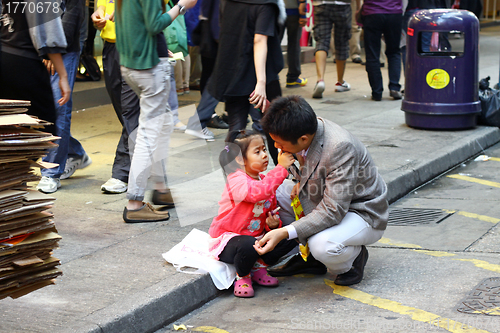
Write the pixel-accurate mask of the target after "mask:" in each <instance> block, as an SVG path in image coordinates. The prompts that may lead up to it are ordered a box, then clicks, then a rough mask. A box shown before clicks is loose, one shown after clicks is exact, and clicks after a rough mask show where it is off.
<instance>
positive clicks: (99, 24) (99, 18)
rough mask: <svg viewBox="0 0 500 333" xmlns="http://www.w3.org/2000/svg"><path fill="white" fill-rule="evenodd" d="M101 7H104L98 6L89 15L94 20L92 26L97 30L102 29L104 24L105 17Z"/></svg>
mask: <svg viewBox="0 0 500 333" xmlns="http://www.w3.org/2000/svg"><path fill="white" fill-rule="evenodd" d="M103 8H106V7H104V6H100V7H99V8H98V9H97V10H96V11H95V12H94V13H93V14H92V16H91V18H92V22H94V26H95V27H96V28H97V29H99V30H102V29H103V28H104V26H106V18H105V17H104V10H103ZM113 14H114V13H113Z"/></svg>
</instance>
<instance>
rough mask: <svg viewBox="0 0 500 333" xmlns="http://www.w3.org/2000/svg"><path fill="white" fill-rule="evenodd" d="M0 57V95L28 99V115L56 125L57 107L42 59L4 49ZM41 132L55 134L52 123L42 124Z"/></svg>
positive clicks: (0, 96)
mask: <svg viewBox="0 0 500 333" xmlns="http://www.w3.org/2000/svg"><path fill="white" fill-rule="evenodd" d="M0 57H1V60H0V64H1V65H2V68H1V69H0V72H1V73H2V75H1V76H0V98H4V99H17V100H27V101H30V102H31V106H29V107H28V114H29V115H32V116H35V117H38V118H40V119H42V120H46V121H49V122H51V123H53V124H55V122H56V106H55V104H54V96H53V94H52V87H51V85H50V75H49V72H48V71H47V67H45V66H44V65H43V62H42V61H41V60H39V59H31V58H27V57H22V56H18V55H14V54H11V53H7V52H1V53H0ZM44 131H45V132H50V133H52V134H54V135H55V133H56V131H55V126H54V125H50V126H45V129H44Z"/></svg>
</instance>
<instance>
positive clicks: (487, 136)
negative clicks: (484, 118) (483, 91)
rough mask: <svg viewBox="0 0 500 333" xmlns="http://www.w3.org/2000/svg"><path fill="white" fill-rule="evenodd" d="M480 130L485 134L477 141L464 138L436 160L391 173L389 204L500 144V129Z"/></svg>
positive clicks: (438, 155) (488, 128) (388, 185)
mask: <svg viewBox="0 0 500 333" xmlns="http://www.w3.org/2000/svg"><path fill="white" fill-rule="evenodd" d="M480 130H481V131H483V133H482V136H481V137H479V138H477V139H474V140H472V141H471V140H469V139H467V138H463V139H462V140H460V141H458V142H456V143H455V144H454V145H453V146H452V147H448V149H446V150H447V151H445V153H444V154H441V155H440V154H436V155H437V156H436V157H435V158H434V159H432V160H429V161H426V162H425V163H422V164H419V165H417V166H416V167H415V168H414V169H412V170H405V171H404V172H402V173H401V174H400V175H396V176H395V177H391V176H392V175H391V173H390V174H389V177H385V178H392V179H391V180H387V179H386V182H387V187H388V197H387V200H388V201H389V203H393V202H394V201H396V200H398V199H400V198H402V197H403V196H405V195H406V194H408V193H409V192H410V191H412V190H413V189H415V188H417V187H419V186H421V185H423V184H425V183H426V182H428V181H429V180H431V179H433V178H435V177H437V176H439V175H440V174H442V173H443V172H445V171H447V170H449V169H451V168H453V167H455V166H456V165H458V164H460V163H462V162H464V161H466V160H467V159H469V158H471V157H473V156H475V155H477V154H479V153H481V152H482V151H483V150H484V149H486V148H488V147H490V146H492V145H494V144H496V143H497V142H500V129H499V128H497V127H483V128H481V129H480ZM393 173H394V172H393Z"/></svg>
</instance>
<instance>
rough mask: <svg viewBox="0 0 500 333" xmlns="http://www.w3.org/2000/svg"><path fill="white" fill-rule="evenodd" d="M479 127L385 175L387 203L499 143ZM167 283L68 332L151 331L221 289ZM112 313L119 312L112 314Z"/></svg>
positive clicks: (498, 135)
mask: <svg viewBox="0 0 500 333" xmlns="http://www.w3.org/2000/svg"><path fill="white" fill-rule="evenodd" d="M479 130H480V131H482V132H483V133H481V136H480V137H479V138H476V139H473V140H471V139H470V138H468V137H464V138H463V139H462V140H460V141H458V142H456V143H455V144H454V145H453V146H452V147H447V148H446V149H445V150H444V151H442V154H439V152H437V155H439V156H436V158H434V159H432V160H430V161H428V162H425V163H422V164H419V165H417V166H416V167H415V168H414V169H412V170H405V171H403V172H401V173H400V174H399V175H393V174H389V175H386V178H389V180H388V181H387V186H388V189H389V195H388V199H389V202H390V203H392V202H394V201H396V200H397V199H399V198H401V197H403V196H404V195H406V194H408V193H409V192H410V191H412V190H413V189H415V188H416V187H418V186H421V185H423V184H425V183H426V182H428V181H429V180H431V179H433V178H435V177H437V176H439V175H440V174H442V173H443V172H445V171H447V170H449V169H450V168H453V167H454V166H456V165H458V164H460V163H462V162H464V161H465V160H467V159H469V158H471V157H473V156H475V155H477V154H479V153H481V152H482V151H483V150H484V149H486V148H488V147H490V146H492V145H494V144H496V143H498V142H500V129H499V128H494V127H483V128H481V129H479ZM168 283H169V281H168V280H163V281H161V282H159V283H158V284H156V285H154V286H152V287H150V288H148V289H147V290H145V291H140V292H138V293H136V294H134V295H132V296H130V297H129V298H128V301H127V302H124V303H120V304H114V305H113V306H110V307H107V308H104V309H102V310H100V311H98V312H95V313H94V314H92V315H90V316H89V317H87V320H88V321H87V320H86V321H85V322H84V323H82V324H81V325H80V326H79V327H73V328H72V331H73V332H90V333H107V332H120V333H129V332H130V333H135V332H155V331H156V330H158V329H161V328H162V327H165V326H167V325H169V324H171V323H172V322H174V321H175V320H177V319H179V318H181V317H182V316H184V315H186V314H188V313H189V312H191V311H193V310H194V309H196V308H198V307H200V306H201V305H203V304H204V303H206V302H208V301H209V300H211V299H213V298H215V297H217V295H218V294H220V292H221V291H219V290H217V288H216V287H215V286H214V284H213V283H212V280H211V278H210V275H209V274H204V275H199V276H194V277H193V278H192V279H190V280H189V281H188V282H186V283H185V284H184V285H182V286H180V287H179V288H177V289H175V290H173V291H170V292H168V293H166V294H162V290H168V287H167V285H168ZM116 314H123V315H121V316H120V317H116ZM60 332H61V333H62V332H65V330H61V331H60Z"/></svg>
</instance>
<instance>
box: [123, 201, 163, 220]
mask: <svg viewBox="0 0 500 333" xmlns="http://www.w3.org/2000/svg"><path fill="white" fill-rule="evenodd" d="M169 218H170V214H169V213H168V212H167V211H158V210H156V209H154V208H153V206H151V204H149V203H144V205H143V206H142V207H141V208H139V209H132V210H128V209H127V207H125V209H124V210H123V220H124V221H125V222H127V223H141V222H159V221H166V220H168V219H169Z"/></svg>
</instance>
